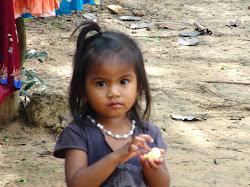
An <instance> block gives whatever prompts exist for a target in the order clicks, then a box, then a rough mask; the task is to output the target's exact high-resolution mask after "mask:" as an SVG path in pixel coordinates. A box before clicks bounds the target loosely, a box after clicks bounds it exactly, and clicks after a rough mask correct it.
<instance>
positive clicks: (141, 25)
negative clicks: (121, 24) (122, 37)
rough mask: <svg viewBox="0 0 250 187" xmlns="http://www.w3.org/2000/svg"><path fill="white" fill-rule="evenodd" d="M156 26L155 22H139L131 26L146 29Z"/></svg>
mask: <svg viewBox="0 0 250 187" xmlns="http://www.w3.org/2000/svg"><path fill="white" fill-rule="evenodd" d="M152 26H154V23H142V24H140V25H138V24H132V25H131V26H130V28H131V29H144V28H147V27H152Z"/></svg>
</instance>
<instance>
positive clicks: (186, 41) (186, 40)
mask: <svg viewBox="0 0 250 187" xmlns="http://www.w3.org/2000/svg"><path fill="white" fill-rule="evenodd" d="M198 42H199V40H198V39H196V38H191V37H180V38H179V41H178V43H179V44H181V45H186V46H196V45H198Z"/></svg>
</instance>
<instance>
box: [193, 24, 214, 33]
mask: <svg viewBox="0 0 250 187" xmlns="http://www.w3.org/2000/svg"><path fill="white" fill-rule="evenodd" d="M194 25H195V27H196V28H195V30H196V31H199V32H201V33H202V34H204V35H206V34H208V35H211V34H213V32H212V31H211V30H210V29H208V28H206V27H204V26H202V25H200V24H199V23H197V22H194Z"/></svg>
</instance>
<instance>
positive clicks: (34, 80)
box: [20, 50, 52, 105]
mask: <svg viewBox="0 0 250 187" xmlns="http://www.w3.org/2000/svg"><path fill="white" fill-rule="evenodd" d="M40 57H49V56H48V55H47V53H46V52H36V51H35V50H27V51H26V56H25V59H27V58H37V59H38V61H39V62H40V63H43V61H42V59H41V58H40ZM35 71H36V70H27V69H26V68H25V67H23V68H22V70H21V75H22V81H21V85H22V88H21V90H20V95H21V96H23V97H24V100H22V102H23V103H25V105H26V104H27V103H28V101H29V98H30V97H31V96H32V93H31V91H30V89H31V88H36V90H35V91H34V90H33V92H35V93H38V94H39V93H42V92H43V91H44V90H45V88H46V87H47V88H51V87H52V86H51V85H49V84H47V83H46V82H44V81H43V80H42V79H41V78H39V77H38V76H37V75H36V72H35ZM41 86H45V87H43V88H42V87H41ZM27 98H28V99H27Z"/></svg>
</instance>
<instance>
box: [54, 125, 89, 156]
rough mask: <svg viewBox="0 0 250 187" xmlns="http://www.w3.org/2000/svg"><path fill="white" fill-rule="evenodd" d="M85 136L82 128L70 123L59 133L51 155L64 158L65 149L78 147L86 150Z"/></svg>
mask: <svg viewBox="0 0 250 187" xmlns="http://www.w3.org/2000/svg"><path fill="white" fill-rule="evenodd" d="M86 142H87V136H86V133H85V132H84V130H83V128H81V127H80V126H79V125H77V124H75V123H72V124H70V125H68V126H67V127H66V128H65V129H64V130H63V131H62V132H61V134H60V136H59V139H58V141H57V142H56V145H55V149H54V152H53V155H54V156H55V157H57V158H65V150H66V149H72V148H73V149H80V150H83V151H85V152H87V143H86Z"/></svg>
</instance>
